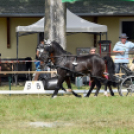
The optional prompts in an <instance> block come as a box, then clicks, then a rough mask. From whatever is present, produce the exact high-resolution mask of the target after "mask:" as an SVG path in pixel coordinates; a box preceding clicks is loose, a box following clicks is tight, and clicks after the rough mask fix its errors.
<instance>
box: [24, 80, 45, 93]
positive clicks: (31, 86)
mask: <svg viewBox="0 0 134 134" xmlns="http://www.w3.org/2000/svg"><path fill="white" fill-rule="evenodd" d="M24 91H28V92H29V91H32V92H40V91H41V92H42V91H44V86H43V83H42V81H26V83H25V87H24Z"/></svg>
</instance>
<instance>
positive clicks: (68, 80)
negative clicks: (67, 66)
mask: <svg viewBox="0 0 134 134" xmlns="http://www.w3.org/2000/svg"><path fill="white" fill-rule="evenodd" d="M65 81H66V83H67V85H68V89H70V90H71V92H72V94H73V95H74V96H76V97H81V95H78V94H77V93H75V92H74V91H73V90H72V87H71V81H70V77H67V78H66V79H65Z"/></svg>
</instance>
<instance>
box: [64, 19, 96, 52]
mask: <svg viewBox="0 0 134 134" xmlns="http://www.w3.org/2000/svg"><path fill="white" fill-rule="evenodd" d="M84 19H86V20H89V21H93V18H92V17H91V18H89V17H86V18H84ZM93 37H94V35H93V34H90V33H74V34H71V35H68V36H67V48H66V50H67V51H69V52H71V53H73V54H76V48H77V47H91V46H93V44H94V40H93V39H94V38H93Z"/></svg>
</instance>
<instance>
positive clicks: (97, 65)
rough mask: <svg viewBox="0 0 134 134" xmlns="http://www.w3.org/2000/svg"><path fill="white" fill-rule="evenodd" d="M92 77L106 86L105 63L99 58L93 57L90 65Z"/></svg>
mask: <svg viewBox="0 0 134 134" xmlns="http://www.w3.org/2000/svg"><path fill="white" fill-rule="evenodd" d="M92 67H93V68H92V76H93V77H95V78H97V79H98V80H99V81H100V82H101V83H104V84H106V83H107V79H106V78H105V76H104V71H105V63H104V60H103V59H102V58H100V57H95V58H94V60H93V63H92Z"/></svg>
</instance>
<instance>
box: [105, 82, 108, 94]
mask: <svg viewBox="0 0 134 134" xmlns="http://www.w3.org/2000/svg"><path fill="white" fill-rule="evenodd" d="M107 86H108V83H106V84H105V87H104V95H105V96H108V94H107Z"/></svg>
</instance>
